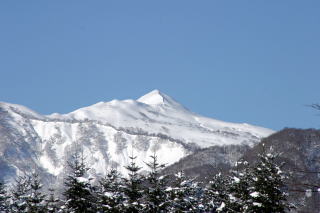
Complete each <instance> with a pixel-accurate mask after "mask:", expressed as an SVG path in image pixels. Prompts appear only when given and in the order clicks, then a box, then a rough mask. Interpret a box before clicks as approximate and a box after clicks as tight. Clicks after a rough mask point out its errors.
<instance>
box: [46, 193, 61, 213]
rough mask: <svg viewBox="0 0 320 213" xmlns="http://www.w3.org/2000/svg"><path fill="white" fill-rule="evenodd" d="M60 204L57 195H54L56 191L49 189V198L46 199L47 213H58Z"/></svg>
mask: <svg viewBox="0 0 320 213" xmlns="http://www.w3.org/2000/svg"><path fill="white" fill-rule="evenodd" d="M58 202H59V200H58V199H56V197H55V194H54V189H52V188H50V189H49V196H48V198H47V199H46V209H47V211H46V212H47V213H56V212H58V210H59V208H58V206H57V205H58Z"/></svg>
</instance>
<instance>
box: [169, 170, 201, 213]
mask: <svg viewBox="0 0 320 213" xmlns="http://www.w3.org/2000/svg"><path fill="white" fill-rule="evenodd" d="M175 177H176V179H175V181H174V185H173V187H172V188H171V187H169V188H168V189H167V190H166V191H167V192H168V193H169V194H170V202H171V204H170V212H179V213H180V212H199V211H201V210H202V209H203V208H204V207H203V204H202V203H201V199H202V198H201V196H202V191H201V188H200V187H199V186H198V183H197V182H195V181H194V180H192V179H188V178H187V177H186V176H185V174H184V173H183V172H182V171H181V172H179V173H177V174H176V175H175Z"/></svg>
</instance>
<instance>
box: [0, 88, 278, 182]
mask: <svg viewBox="0 0 320 213" xmlns="http://www.w3.org/2000/svg"><path fill="white" fill-rule="evenodd" d="M0 133H3V134H2V136H1V137H0V170H1V168H5V169H6V170H5V171H3V174H6V178H11V177H12V176H14V174H15V173H17V172H18V173H19V172H24V171H26V170H28V169H31V167H30V165H32V167H33V168H40V169H42V170H43V173H44V174H47V175H52V176H55V177H58V178H62V177H63V175H64V173H65V169H66V168H65V165H66V161H67V160H68V159H70V155H71V154H72V153H73V152H75V150H79V149H81V150H82V151H83V153H84V155H85V157H86V161H87V164H88V166H89V167H90V168H91V169H90V174H91V175H92V176H95V175H102V174H104V173H105V169H106V168H110V167H118V169H119V170H120V171H122V172H123V173H125V172H126V171H125V169H124V167H123V166H125V165H127V164H128V162H129V158H128V156H130V155H132V154H133V155H136V156H137V161H138V164H139V165H140V166H142V167H144V168H145V164H144V162H145V161H147V160H148V156H150V155H151V154H152V153H153V152H156V154H157V155H158V157H159V160H160V162H161V163H167V164H172V163H174V162H177V161H178V160H179V159H181V158H182V157H184V156H186V155H188V154H190V153H192V152H193V151H194V150H195V149H197V148H204V147H210V146H215V145H218V146H223V145H229V144H239V145H242V144H245V145H250V146H251V145H253V144H255V143H257V142H259V141H260V139H261V138H264V137H267V136H268V135H270V134H271V133H273V131H272V130H269V129H265V128H262V127H257V126H252V125H248V124H235V123H228V122H223V121H218V120H214V119H210V118H206V117H203V116H200V115H197V114H195V113H193V112H190V111H189V110H187V109H186V108H185V107H183V106H182V105H181V104H179V103H178V102H176V101H175V100H174V99H172V98H171V97H169V96H167V95H165V94H163V93H161V92H159V91H158V90H154V91H152V92H150V93H148V94H146V95H144V96H142V97H141V98H139V99H137V100H123V101H119V100H113V101H110V102H99V103H97V104H94V105H92V106H88V107H84V108H81V109H78V110H76V111H74V112H71V113H68V114H57V113H54V114H52V115H41V114H39V113H37V112H34V111H32V110H30V109H28V108H26V107H23V106H20V105H16V104H9V103H0ZM13 155H14V156H15V157H12V156H13ZM0 172H1V171H0Z"/></svg>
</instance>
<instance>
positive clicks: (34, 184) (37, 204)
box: [27, 172, 46, 213]
mask: <svg viewBox="0 0 320 213" xmlns="http://www.w3.org/2000/svg"><path fill="white" fill-rule="evenodd" d="M42 187H43V185H42V183H41V182H40V178H39V175H38V174H37V173H35V172H33V173H32V174H31V176H30V188H29V191H28V192H27V212H32V213H42V212H45V209H46V208H45V197H46V196H45V195H44V194H43V193H42Z"/></svg>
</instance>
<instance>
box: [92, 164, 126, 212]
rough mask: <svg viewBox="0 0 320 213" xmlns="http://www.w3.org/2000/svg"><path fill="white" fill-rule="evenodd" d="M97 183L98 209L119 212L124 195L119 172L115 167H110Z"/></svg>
mask: <svg viewBox="0 0 320 213" xmlns="http://www.w3.org/2000/svg"><path fill="white" fill-rule="evenodd" d="M99 183H100V191H99V192H98V197H99V198H98V206H99V207H98V209H99V211H102V212H110V213H111V212H114V213H118V212H119V213H120V212H121V211H122V209H123V202H124V196H123V192H122V183H121V179H120V174H119V172H118V171H117V170H116V169H111V170H110V172H109V173H108V174H107V175H106V177H104V178H103V179H102V180H100V181H99Z"/></svg>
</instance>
